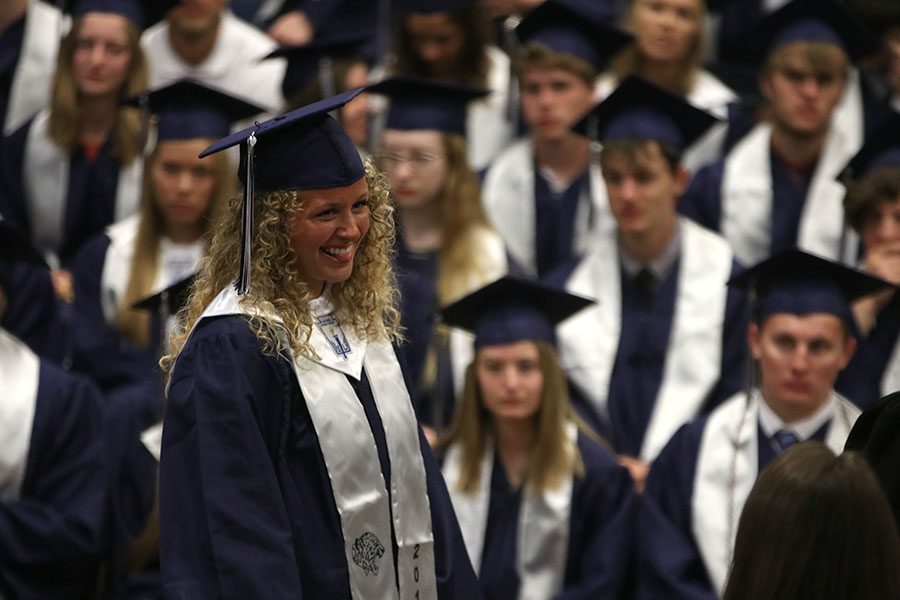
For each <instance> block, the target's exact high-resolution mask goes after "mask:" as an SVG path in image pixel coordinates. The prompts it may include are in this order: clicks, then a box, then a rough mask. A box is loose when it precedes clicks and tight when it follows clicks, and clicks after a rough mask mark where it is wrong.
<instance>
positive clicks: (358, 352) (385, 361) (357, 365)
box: [198, 286, 437, 600]
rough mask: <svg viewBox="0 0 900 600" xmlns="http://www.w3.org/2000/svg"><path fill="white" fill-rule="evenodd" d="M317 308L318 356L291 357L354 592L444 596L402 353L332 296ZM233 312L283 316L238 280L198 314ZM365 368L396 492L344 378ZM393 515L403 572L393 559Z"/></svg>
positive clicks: (364, 599)
mask: <svg viewBox="0 0 900 600" xmlns="http://www.w3.org/2000/svg"><path fill="white" fill-rule="evenodd" d="M310 308H311V310H312V311H313V317H314V321H315V323H316V324H315V325H314V326H313V328H312V331H311V333H310V344H311V345H312V346H313V348H314V349H315V351H316V353H317V354H318V355H319V359H317V360H312V359H310V358H306V357H294V358H293V360H292V364H293V367H294V373H295V374H296V376H297V381H298V383H299V384H300V390H301V392H302V395H303V399H304V401H305V402H306V406H307V408H308V409H309V414H310V418H311V419H312V422H313V426H314V427H315V430H316V435H317V437H318V440H319V447H320V449H321V450H322V455H323V456H324V459H325V467H326V469H327V471H328V477H329V479H330V481H331V488H332V491H333V493H334V499H335V503H336V507H337V510H338V514H339V515H340V519H341V530H342V533H343V536H344V551H345V555H346V558H347V570H348V573H349V575H350V591H351V594H352V597H353V598H355V599H360V600H368V599H370V598H379V599H380V598H390V599H393V598H400V600H418V599H426V598H437V584H436V581H435V566H434V537H433V535H432V527H431V512H430V508H429V506H430V503H429V499H428V493H427V484H426V479H425V465H424V463H423V461H422V451H421V447H420V446H419V433H418V425H417V423H416V418H415V414H414V413H413V409H412V403H411V402H410V399H409V393H408V391H407V389H406V384H405V383H404V380H403V375H402V373H401V372H400V365H399V364H398V362H397V358H396V355H395V354H394V351H393V349H392V348H391V345H390V344H389V343H388V342H387V341H385V340H381V339H378V340H369V341H366V340H360V339H359V338H357V336H356V335H355V334H354V332H353V331H352V330H350V329H344V328H342V327H341V326H340V323H338V322H337V321H336V320H335V319H334V317H333V316H332V315H331V313H330V307H329V305H328V304H327V301H322V300H319V301H314V302H313V303H311V307H310ZM232 314H246V315H254V314H255V315H258V316H261V317H265V318H269V319H272V320H273V321H276V322H277V321H278V320H280V319H279V317H278V316H277V315H272V314H263V313H260V312H258V311H255V309H254V308H253V307H245V306H243V305H242V304H241V302H240V299H239V297H238V295H237V293H236V292H235V290H234V287H233V286H228V287H227V288H225V289H224V290H222V292H221V293H220V294H219V295H218V296H217V297H216V298H215V299H214V300H213V301H212V302H211V303H210V305H209V306H208V307H207V308H206V310H205V311H204V313H203V315H201V317H200V318H201V319H203V318H206V317H213V316H220V315H232ZM198 321H199V320H198ZM363 369H365V372H366V374H367V376H368V380H369V385H370V386H371V389H372V395H373V397H374V398H375V405H376V407H377V409H378V414H379V415H380V417H381V421H382V423H383V425H384V434H385V439H386V440H387V449H388V456H389V457H390V462H391V481H390V488H391V489H390V495H389V494H388V491H387V490H386V489H385V485H384V477H383V475H382V473H381V466H380V463H379V460H378V450H377V447H376V445H375V439H374V436H373V434H372V430H371V429H370V427H369V423H368V420H367V419H366V415H365V411H364V409H363V406H362V404H361V403H360V402H359V399H358V398H357V396H356V393H355V392H354V391H353V388H352V387H351V385H350V383H349V382H348V381H347V378H346V375H350V376H351V377H354V378H355V379H357V380H359V379H360V378H361V375H362V370H363ZM392 521H393V533H394V535H395V537H396V541H397V571H396V573H397V574H396V576H395V571H394V565H393V562H392V560H391V559H392V550H391V524H392ZM398 578H399V596H398Z"/></svg>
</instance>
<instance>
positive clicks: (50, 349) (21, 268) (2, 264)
mask: <svg viewBox="0 0 900 600" xmlns="http://www.w3.org/2000/svg"><path fill="white" fill-rule="evenodd" d="M0 290H2V291H3V292H4V295H5V298H6V302H7V305H6V310H5V311H4V312H3V313H2V315H0V327H2V328H3V329H5V330H6V331H8V332H10V333H11V334H13V335H14V336H16V337H17V338H18V339H20V340H22V341H23V342H25V344H26V345H27V346H28V347H29V348H31V350H32V351H33V352H34V353H35V354H37V355H38V356H40V357H41V358H43V359H46V360H50V361H52V362H54V363H61V362H62V361H63V359H64V358H65V357H64V354H65V353H64V348H65V347H66V343H65V341H66V340H67V339H68V329H67V327H66V326H65V325H64V322H63V319H62V318H61V311H60V309H59V305H58V304H57V301H56V293H55V292H54V291H53V283H52V282H51V280H50V271H48V270H47V269H46V268H45V267H38V266H34V265H29V264H25V263H20V262H17V263H10V262H7V261H3V260H0ZM61 341H62V342H63V343H61Z"/></svg>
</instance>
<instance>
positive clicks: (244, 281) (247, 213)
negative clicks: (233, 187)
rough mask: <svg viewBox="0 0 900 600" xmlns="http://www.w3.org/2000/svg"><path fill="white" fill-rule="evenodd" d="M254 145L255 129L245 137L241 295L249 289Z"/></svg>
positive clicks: (239, 284) (239, 290)
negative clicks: (245, 161) (245, 177)
mask: <svg viewBox="0 0 900 600" xmlns="http://www.w3.org/2000/svg"><path fill="white" fill-rule="evenodd" d="M255 147H256V131H255V130H254V131H253V132H251V133H250V137H249V138H247V173H246V175H247V179H246V181H247V184H246V185H245V186H244V205H243V208H242V215H241V223H242V230H241V274H240V278H239V280H238V286H237V292H238V295H240V296H243V295H244V294H246V293H247V292H248V291H250V244H251V240H252V239H253V238H252V235H253V175H254V164H253V163H254V161H253V155H254V148H255Z"/></svg>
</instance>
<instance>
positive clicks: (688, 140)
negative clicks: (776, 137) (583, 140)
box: [572, 75, 718, 150]
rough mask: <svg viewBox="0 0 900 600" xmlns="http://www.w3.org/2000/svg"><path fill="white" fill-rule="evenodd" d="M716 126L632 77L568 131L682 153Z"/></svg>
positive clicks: (711, 118) (714, 120)
mask: <svg viewBox="0 0 900 600" xmlns="http://www.w3.org/2000/svg"><path fill="white" fill-rule="evenodd" d="M717 122H718V119H717V118H716V117H714V116H713V115H711V114H709V113H708V112H706V111H704V110H700V109H699V108H697V107H695V106H693V105H691V104H690V103H689V102H687V101H686V100H685V99H684V98H682V97H681V96H679V95H677V94H674V93H672V92H670V91H668V90H666V89H663V88H661V87H659V86H658V85H655V84H653V83H650V82H649V81H647V80H646V79H644V78H642V77H639V76H637V75H632V76H630V77H628V78H627V79H625V81H623V82H622V83H621V84H620V85H619V87H617V88H616V89H615V90H614V91H613V93H612V94H610V95H609V96H607V97H606V99H605V100H604V101H603V102H601V103H599V104H597V105H596V106H595V107H594V108H592V109H591V110H590V112H588V114H587V115H585V116H584V117H582V119H581V120H580V121H578V122H577V123H576V124H575V126H574V127H573V128H572V131H574V132H575V133H578V134H581V135H583V136H585V137H588V138H589V139H592V140H596V141H600V142H606V141H610V140H620V139H636V140H654V141H657V142H663V143H667V144H671V145H672V146H674V147H675V148H677V149H679V150H684V149H685V148H687V147H688V146H690V145H691V144H692V143H694V141H696V140H697V139H698V138H699V137H700V136H701V135H703V134H704V133H705V132H706V130H707V129H709V128H710V127H711V126H712V125H713V124H715V123H717Z"/></svg>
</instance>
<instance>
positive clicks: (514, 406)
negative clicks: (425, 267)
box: [441, 277, 636, 599]
mask: <svg viewBox="0 0 900 600" xmlns="http://www.w3.org/2000/svg"><path fill="white" fill-rule="evenodd" d="M589 304H590V301H589V300H585V299H584V298H580V297H577V296H572V295H570V294H566V293H565V292H564V291H562V290H557V289H554V288H550V287H546V286H544V285H540V284H536V283H531V282H527V281H524V280H518V279H513V278H510V277H504V278H503V279H500V280H498V281H496V282H494V283H491V284H490V285H488V286H486V287H484V288H481V289H480V290H478V291H476V292H474V293H472V294H470V295H468V296H466V297H465V298H463V299H461V300H459V301H457V302H455V303H453V304H452V305H450V306H447V307H445V308H444V309H443V311H442V313H443V317H444V320H445V321H446V322H447V323H448V324H451V325H454V326H457V327H461V328H464V329H467V330H469V331H472V332H473V333H474V334H475V347H476V355H475V358H474V359H473V360H472V363H471V364H470V365H469V366H468V369H467V371H466V389H465V392H464V393H463V396H462V398H461V399H460V403H459V406H458V408H457V411H456V414H455V416H454V421H453V426H452V427H451V429H450V430H449V431H448V433H447V436H446V437H445V438H444V439H443V440H442V442H441V447H442V449H443V450H444V464H443V472H444V477H445V479H446V481H447V486H448V488H449V489H450V497H451V498H452V500H453V508H454V510H455V511H456V515H457V518H458V519H459V522H460V527H461V528H462V532H463V538H464V539H465V542H466V548H467V549H468V551H469V557H470V558H471V559H472V563H473V564H474V565H475V566H476V568H477V569H478V570H479V573H480V581H481V589H482V591H483V592H484V597H485V598H486V599H487V598H489V599H494V598H496V599H508V598H535V599H538V598H545V599H548V598H557V599H563V598H565V599H575V598H584V599H588V598H618V597H620V593H621V592H622V590H623V589H624V587H625V586H624V581H625V573H626V570H627V567H628V566H629V564H630V559H631V552H630V550H631V548H632V540H633V536H634V531H635V526H636V522H635V520H634V515H635V510H634V509H635V508H636V506H635V495H634V487H633V486H632V483H631V478H630V477H629V476H628V471H627V470H626V469H625V468H623V467H622V466H620V465H619V464H618V463H617V461H616V457H615V455H614V454H613V453H612V452H610V451H609V450H608V449H607V448H606V446H605V445H602V444H601V443H600V442H599V438H598V437H597V435H596V434H595V433H593V432H592V431H591V430H590V429H589V428H588V427H586V426H585V425H584V423H583V422H582V421H581V420H580V419H579V418H578V417H577V416H576V415H575V413H574V411H573V410H572V408H571V406H570V405H569V399H568V394H567V392H566V380H565V375H564V373H563V371H562V369H561V368H560V366H559V362H558V360H557V357H556V349H555V347H554V343H555V335H554V326H555V325H556V323H558V322H559V321H561V320H563V319H566V318H567V317H569V316H571V315H572V314H573V313H575V312H577V311H579V310H581V309H583V308H584V307H585V306H587V305H589Z"/></svg>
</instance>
